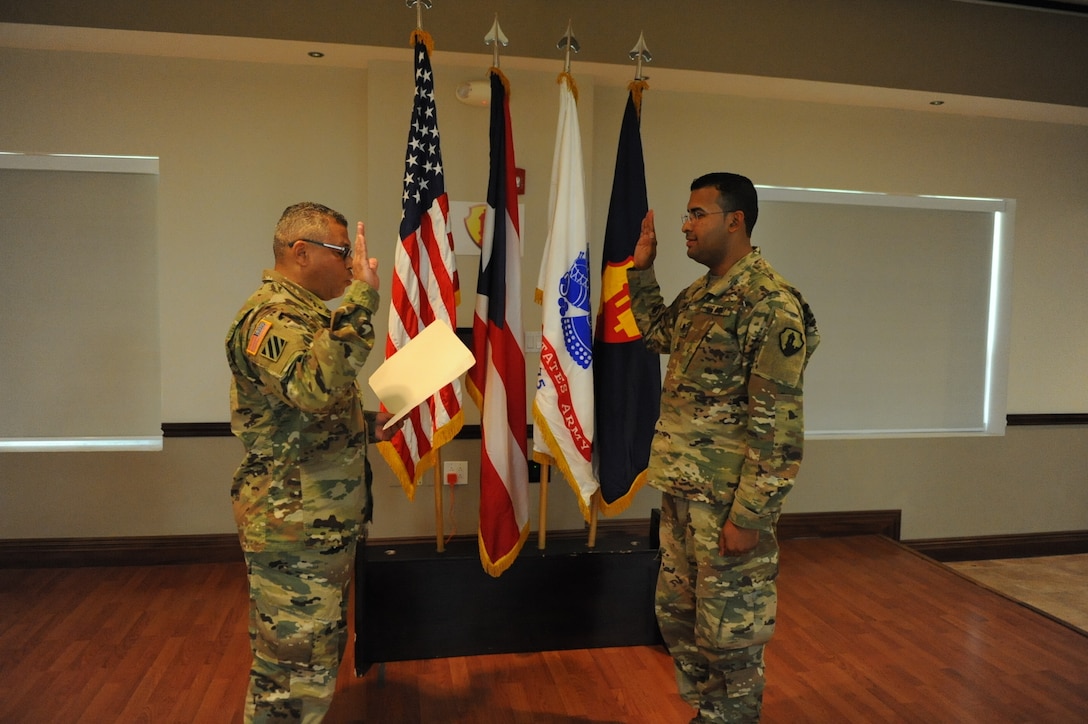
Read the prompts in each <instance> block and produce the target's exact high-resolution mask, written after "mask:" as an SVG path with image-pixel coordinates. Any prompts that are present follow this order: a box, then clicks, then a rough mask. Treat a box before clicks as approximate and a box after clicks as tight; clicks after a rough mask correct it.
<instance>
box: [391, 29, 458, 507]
mask: <svg viewBox="0 0 1088 724" xmlns="http://www.w3.org/2000/svg"><path fill="white" fill-rule="evenodd" d="M412 39H413V41H414V45H415V100H414V103H413V105H412V126H411V128H410V129H409V131H408V148H407V151H406V153H405V157H404V193H403V194H402V196H401V208H402V213H401V220H400V244H398V245H397V249H396V253H395V255H394V262H393V264H394V268H393V288H392V291H391V293H390V299H391V302H390V309H389V334H388V336H387V337H386V341H385V356H386V358H387V359H388V358H389V357H391V356H393V355H394V354H396V352H397V350H398V349H400V348H401V347H403V346H404V345H405V344H407V343H408V341H409V340H410V339H412V338H413V337H415V336H416V335H417V334H419V333H420V332H422V331H423V329H424V328H425V327H426V326H427V325H428V324H430V323H431V322H433V321H435V320H438V319H441V320H444V321H445V322H447V323H448V324H449V325H450V326H451V327H453V328H456V327H457V303H458V301H459V297H460V286H459V282H458V278H457V263H456V259H455V257H454V253H453V235H452V234H451V233H450V231H449V224H448V220H449V199H448V198H447V196H446V186H445V181H444V179H443V175H442V151H441V149H440V147H439V142H438V114H437V112H436V110H435V104H434V75H433V73H432V72H431V58H430V53H429V51H428V47H429V45H430V38H429V36H428V35H427V34H426V33H424V32H422V31H416V32H415V33H413V35H412ZM463 424H464V413H463V411H462V406H461V381H460V380H459V379H458V380H454V381H453V382H451V383H450V384H449V385H447V386H445V387H443V388H442V389H441V390H439V391H438V392H437V393H435V395H433V396H432V397H431V398H429V399H428V400H427V401H426V402H424V403H423V404H422V405H420V406H419V407H417V408H415V410H413V411H412V412H411V413H410V414H409V415H407V416H406V417H405V418H404V422H403V425H402V426H401V429H400V431H399V432H398V433H397V435H396V436H395V437H394V438H393V440H392V441H390V442H388V443H379V445H378V449H379V450H380V451H381V453H382V457H384V458H385V460H386V462H387V463H389V467H390V468H392V470H393V472H394V473H395V474H396V476H397V478H398V479H399V480H400V483H401V486H402V487H403V488H404V491H405V493H407V495H408V498H409V500H411V499H412V498H413V497H414V496H415V490H416V487H417V486H418V485H419V481H420V478H421V477H422V476H423V473H425V472H426V471H427V470H428V469H429V468H431V467H433V466H434V465H435V463H436V460H437V457H438V449H439V448H440V447H441V446H442V445H444V444H446V443H447V442H449V441H450V440H452V439H453V438H454V437H455V436H456V435H457V433H458V432H459V431H460V430H461V426H462V425H463Z"/></svg>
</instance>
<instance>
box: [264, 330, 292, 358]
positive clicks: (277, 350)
mask: <svg viewBox="0 0 1088 724" xmlns="http://www.w3.org/2000/svg"><path fill="white" fill-rule="evenodd" d="M286 347H287V340H285V339H284V338H283V337H277V336H276V335H274V334H270V335H268V338H267V339H266V340H265V342H264V346H262V347H261V356H262V357H264V358H266V359H269V360H272V361H273V362H275V361H276V360H278V359H279V358H280V355H281V354H283V350H284V349H285V348H286Z"/></svg>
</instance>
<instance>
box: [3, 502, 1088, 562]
mask: <svg viewBox="0 0 1088 724" xmlns="http://www.w3.org/2000/svg"><path fill="white" fill-rule="evenodd" d="M900 524H901V511H898V510H860V511H839V512H826V513H787V514H785V515H783V516H782V519H781V520H780V521H779V523H778V537H779V538H780V539H782V540H788V539H791V538H834V537H839V536H852V535H883V536H885V537H887V538H890V539H892V540H896V541H897V540H899V539H900V538H899V531H900ZM647 527H649V529H650V530H651V531H654V530H655V529H656V525H655V520H654V519H646V518H632V519H622V520H603V521H599V522H598V526H597V529H598V535H601V536H605V535H630V536H634V537H640V536H643V535H645V531H646V529H647ZM651 535H652V534H651ZM587 536H588V531H587V530H559V531H548V540H549V541H558V540H568V539H578V538H586V537H587ZM464 537H465V538H466V539H470V540H475V536H474V535H470V536H464ZM535 539H536V535H535V533H534V534H532V540H531V541H529V542H528V543H527V544H526V545H535ZM433 540H434V539H433V538H423V537H416V538H387V539H371V540H370V541H369V543H368V544H369V545H370V546H386V547H388V546H394V545H406V544H414V543H426V542H428V541H433ZM454 540H457V537H455V538H454ZM902 542H903V543H904V544H905V545H906V546H908V547H910V548H912V549H913V550H915V551H918V552H919V553H922V554H924V555H926V556H929V557H930V558H933V559H935V560H938V561H941V562H948V561H970V560H989V559H994V558H1027V557H1034V556H1049V555H1065V554H1069V553H1088V531H1083V530H1082V531H1061V532H1054V533H1024V534H1017V535H994V536H971V537H965V538H931V539H919V540H908V541H902ZM650 545H651V546H652V547H656V546H657V542H656V540H653V539H651V541H650ZM232 561H238V562H241V561H242V551H241V548H239V546H238V536H236V535H235V534H234V533H221V534H208V535H177V536H140V537H123V538H17V539H7V540H0V569H3V568H82V567H89V566H157V565H173V564H185V563H228V562H232Z"/></svg>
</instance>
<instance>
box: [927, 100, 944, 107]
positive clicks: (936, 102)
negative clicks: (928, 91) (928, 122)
mask: <svg viewBox="0 0 1088 724" xmlns="http://www.w3.org/2000/svg"><path fill="white" fill-rule="evenodd" d="M929 105H931V106H943V105H944V101H930V102H929Z"/></svg>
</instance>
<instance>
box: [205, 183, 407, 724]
mask: <svg viewBox="0 0 1088 724" xmlns="http://www.w3.org/2000/svg"><path fill="white" fill-rule="evenodd" d="M272 251H273V255H274V257H275V269H270V270H266V271H265V272H264V280H263V282H262V284H261V286H260V288H259V289H258V290H257V291H256V292H254V294H253V295H252V296H251V297H250V298H249V300H248V301H246V303H245V304H244V305H243V306H242V309H241V310H240V311H239V312H238V315H237V317H236V318H235V320H234V324H232V325H231V327H230V331H229V333H228V334H227V340H226V348H227V361H228V363H229V364H230V369H231V372H232V374H233V382H232V385H231V394H230V400H231V430H232V431H233V432H234V434H235V435H237V436H238V438H239V439H240V440H241V441H242V443H243V445H244V447H245V456H244V458H243V459H242V464H241V465H240V466H239V467H238V471H237V472H236V473H235V475H234V484H233V486H232V487H231V498H232V501H233V504H234V519H235V522H236V523H237V525H238V536H239V539H240V540H241V543H242V550H243V551H244V553H245V559H246V565H247V568H248V575H249V592H250V612H249V616H250V625H249V636H250V642H251V645H252V648H253V666H252V669H251V671H250V680H249V690H248V692H247V694H246V705H245V721H247V722H270V721H272V722H299V721H302V722H319V721H321V720H322V718H323V717H324V716H325V713H326V711H327V710H328V708H329V705H330V703H331V702H332V697H333V692H334V691H335V688H336V676H337V672H338V671H339V667H340V661H341V659H342V657H343V654H344V649H345V646H346V643H347V600H348V584H349V583H350V581H351V573H352V568H353V561H354V559H355V548H356V543H357V541H358V540H359V538H360V537H361V536H362V535H363V532H364V525H365V523H366V522H367V521H368V520H369V516H368V513H369V505H370V491H369V480H368V479H367V475H366V469H367V466H366V444H367V438H368V429H369V431H370V436H371V438H372V439H377V438H375V437H374V433H375V431H378V430H380V429H381V428H380V423H382V422H384V421H385V420H387V419H388V417H389V416H388V414H386V413H380V414H377V415H375V414H371V413H366V414H365V415H364V412H363V407H362V395H361V393H360V390H359V386H358V383H357V381H356V376H357V375H358V374H359V370H360V369H361V368H362V366H363V363H364V362H366V359H367V356H368V355H369V354H370V350H371V348H372V347H373V346H374V328H373V326H372V323H371V320H372V317H373V315H374V313H375V311H376V310H377V308H378V273H377V269H378V261H377V259H371V258H370V257H368V256H367V249H366V237H365V236H364V235H363V224H362V222H359V224H358V228H357V231H356V236H355V243H354V245H352V242H351V240H350V238H349V237H348V225H347V220H346V219H345V218H344V216H343V215H342V214H340V213H338V212H336V211H333V210H332V209H330V208H328V207H326V206H322V205H321V204H315V203H300V204H295V205H293V206H290V207H288V208H287V209H286V210H285V211H284V212H283V215H282V216H281V218H280V220H279V223H278V224H277V225H276V231H275V235H274V239H273V243H272ZM341 296H342V299H341V300H340V302H339V306H338V307H337V308H336V309H334V310H331V311H330V309H329V307H328V305H326V304H325V302H326V301H328V300H332V299H336V298H338V297H341ZM395 432H396V429H395V428H393V429H391V430H389V431H385V433H382V434H381V439H388V437H389V436H390V435H392V434H393V433H395Z"/></svg>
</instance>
